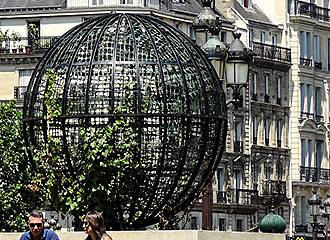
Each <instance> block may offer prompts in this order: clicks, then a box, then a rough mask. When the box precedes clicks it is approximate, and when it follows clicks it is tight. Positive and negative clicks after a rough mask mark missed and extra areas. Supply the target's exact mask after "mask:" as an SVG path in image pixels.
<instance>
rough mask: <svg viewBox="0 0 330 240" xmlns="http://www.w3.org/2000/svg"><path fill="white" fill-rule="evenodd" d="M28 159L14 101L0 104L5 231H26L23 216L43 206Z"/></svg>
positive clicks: (0, 219)
mask: <svg viewBox="0 0 330 240" xmlns="http://www.w3.org/2000/svg"><path fill="white" fill-rule="evenodd" d="M33 173H34V170H33V169H32V168H31V165H30V163H29V161H28V160H27V155H26V149H25V145H24V140H23V137H22V116H21V113H20V112H18V111H17V110H16V108H15V102H8V103H5V104H0V204H1V208H0V226H1V228H2V229H5V230H6V231H13V230H17V231H22V230H24V229H25V228H26V221H25V220H26V219H25V214H26V213H28V212H29V211H31V210H32V209H34V208H36V207H37V206H40V205H41V203H42V197H41V196H42V194H41V192H40V184H39V183H38V182H35V181H34V179H33V175H34V174H33Z"/></svg>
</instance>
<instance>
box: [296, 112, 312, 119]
mask: <svg viewBox="0 0 330 240" xmlns="http://www.w3.org/2000/svg"><path fill="white" fill-rule="evenodd" d="M314 117H315V116H314V113H309V112H300V118H301V119H302V120H303V119H314Z"/></svg>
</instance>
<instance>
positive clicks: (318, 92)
mask: <svg viewBox="0 0 330 240" xmlns="http://www.w3.org/2000/svg"><path fill="white" fill-rule="evenodd" d="M315 114H316V121H318V122H322V121H323V117H322V88H320V87H316V88H315Z"/></svg>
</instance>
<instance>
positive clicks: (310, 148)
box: [307, 139, 314, 167]
mask: <svg viewBox="0 0 330 240" xmlns="http://www.w3.org/2000/svg"><path fill="white" fill-rule="evenodd" d="M307 147H308V149H307V150H308V152H307V160H308V163H307V164H308V167H311V166H312V158H313V150H314V149H313V148H314V146H313V141H312V140H311V139H308V142H307Z"/></svg>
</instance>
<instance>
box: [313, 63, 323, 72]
mask: <svg viewBox="0 0 330 240" xmlns="http://www.w3.org/2000/svg"><path fill="white" fill-rule="evenodd" d="M314 68H315V69H318V70H322V62H316V61H315V62H314Z"/></svg>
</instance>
